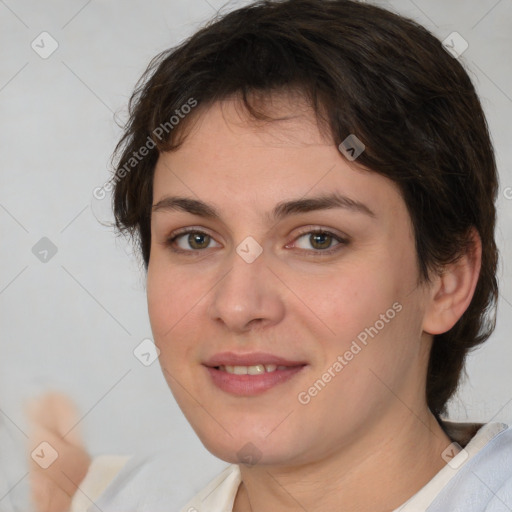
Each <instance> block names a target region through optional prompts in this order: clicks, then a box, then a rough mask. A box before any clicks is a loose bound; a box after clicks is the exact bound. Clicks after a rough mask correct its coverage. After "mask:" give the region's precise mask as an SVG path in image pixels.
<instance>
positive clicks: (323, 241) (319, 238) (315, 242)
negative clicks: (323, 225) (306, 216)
mask: <svg viewBox="0 0 512 512" xmlns="http://www.w3.org/2000/svg"><path fill="white" fill-rule="evenodd" d="M309 240H310V243H311V246H312V247H314V248H315V249H329V247H330V246H331V242H332V240H333V238H332V236H331V235H328V234H327V233H311V234H310V235H309Z"/></svg>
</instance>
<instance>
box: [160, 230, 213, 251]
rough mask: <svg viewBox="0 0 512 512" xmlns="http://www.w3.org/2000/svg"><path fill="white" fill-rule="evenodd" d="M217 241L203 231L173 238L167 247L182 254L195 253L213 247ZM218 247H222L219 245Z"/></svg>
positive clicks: (185, 233)
mask: <svg viewBox="0 0 512 512" xmlns="http://www.w3.org/2000/svg"><path fill="white" fill-rule="evenodd" d="M212 242H214V243H216V242H215V240H214V239H213V238H212V237H211V236H210V235H209V234H208V233H203V232H202V231H192V230H190V231H185V232H181V233H178V234H177V235H174V236H172V237H171V238H170V239H169V240H168V241H167V245H169V246H171V248H174V250H176V251H180V252H194V251H200V250H203V249H208V248H210V247H211V243H212ZM217 247H220V245H219V244H217Z"/></svg>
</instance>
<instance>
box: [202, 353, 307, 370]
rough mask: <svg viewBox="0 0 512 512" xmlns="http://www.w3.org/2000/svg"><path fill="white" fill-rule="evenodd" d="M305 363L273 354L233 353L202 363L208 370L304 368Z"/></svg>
mask: <svg viewBox="0 0 512 512" xmlns="http://www.w3.org/2000/svg"><path fill="white" fill-rule="evenodd" d="M305 364H307V363H306V361H298V360H289V359H285V358H283V357H279V356H276V355H274V354H268V353H265V352H251V353H247V354H237V353H235V352H221V353H219V354H216V355H214V356H213V357H212V358H210V359H209V360H208V361H206V362H205V363H204V365H205V366H208V367H210V368H217V367H219V366H256V365H276V366H289V367H292V366H304V365H305Z"/></svg>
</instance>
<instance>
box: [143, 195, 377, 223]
mask: <svg viewBox="0 0 512 512" xmlns="http://www.w3.org/2000/svg"><path fill="white" fill-rule="evenodd" d="M332 208H344V209H346V210H348V211H352V212H355V213H362V214H364V215H368V216H369V217H372V218H375V217H376V215H375V213H374V212H373V211H372V210H371V209H370V208H369V207H368V206H366V205H365V204H364V203H361V202H360V201H356V200H355V199H351V198H350V197H347V196H344V195H341V194H336V193H335V194H328V195H322V196H318V197H311V198H308V199H304V198H301V199H295V200H292V201H283V202H281V203H278V204H277V205H276V206H275V207H274V209H273V210H272V212H271V214H270V215H269V216H268V218H269V220H270V221H278V220H281V219H283V218H285V217H288V216H290V215H294V214H299V213H307V212H311V211H316V210H328V209H332ZM152 211H153V212H159V211H183V212H188V213H191V214H193V215H198V216H200V217H205V218H209V219H217V220H220V218H221V216H220V214H219V212H218V211H217V210H216V209H215V208H214V207H213V206H211V205H209V204H207V203H204V202H203V201H199V200H197V199H192V198H188V197H176V196H168V197H164V198H162V199H161V200H160V201H158V203H156V204H154V205H153V206H152Z"/></svg>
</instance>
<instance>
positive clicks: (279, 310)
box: [208, 252, 285, 333]
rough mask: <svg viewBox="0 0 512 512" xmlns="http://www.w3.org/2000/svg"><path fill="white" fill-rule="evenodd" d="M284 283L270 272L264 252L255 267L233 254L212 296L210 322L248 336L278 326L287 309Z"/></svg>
mask: <svg viewBox="0 0 512 512" xmlns="http://www.w3.org/2000/svg"><path fill="white" fill-rule="evenodd" d="M283 293H284V290H283V286H282V283H281V282H280V280H279V279H277V278H276V276H275V274H274V273H273V272H272V271H271V270H270V269H269V268H268V261H267V258H266V257H265V252H263V253H262V254H260V256H259V257H258V258H257V259H256V260H254V261H253V262H252V263H248V262H246V261H245V260H244V259H243V258H241V257H240V256H239V255H238V254H237V253H235V252H234V254H233V257H232V258H231V259H230V269H229V270H227V271H225V273H224V277H223V278H222V279H221V280H220V282H219V283H218V284H217V286H216V287H215V288H214V292H213V293H212V294H211V296H210V297H211V304H210V305H209V308H208V309H209V315H210V318H211V319H212V320H213V321H214V322H217V323H220V324H223V325H224V327H225V328H226V329H229V330H231V331H233V332H239V333H243V332H247V331H250V330H251V329H253V328H265V327H268V326H271V325H275V324H277V323H279V322H280V321H281V320H282V318H283V317H284V312H285V306H284V302H283V297H282V294H283Z"/></svg>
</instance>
